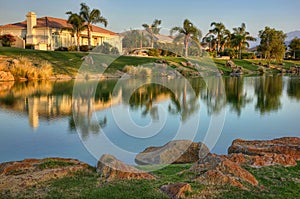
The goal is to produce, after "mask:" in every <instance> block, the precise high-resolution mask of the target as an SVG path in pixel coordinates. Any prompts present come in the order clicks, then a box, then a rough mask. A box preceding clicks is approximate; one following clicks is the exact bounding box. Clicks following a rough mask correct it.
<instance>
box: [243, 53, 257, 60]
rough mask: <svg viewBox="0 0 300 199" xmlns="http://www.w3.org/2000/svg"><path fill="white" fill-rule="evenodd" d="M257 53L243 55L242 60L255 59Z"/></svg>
mask: <svg viewBox="0 0 300 199" xmlns="http://www.w3.org/2000/svg"><path fill="white" fill-rule="evenodd" d="M255 58H256V56H255V53H252V52H247V53H242V59H255Z"/></svg>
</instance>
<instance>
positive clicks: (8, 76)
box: [0, 71, 15, 81]
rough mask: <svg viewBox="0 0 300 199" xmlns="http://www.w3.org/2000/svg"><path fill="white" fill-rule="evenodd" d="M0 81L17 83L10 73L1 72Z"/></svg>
mask: <svg viewBox="0 0 300 199" xmlns="http://www.w3.org/2000/svg"><path fill="white" fill-rule="evenodd" d="M0 81H15V78H14V76H13V75H12V74H11V73H10V72H5V71H0Z"/></svg>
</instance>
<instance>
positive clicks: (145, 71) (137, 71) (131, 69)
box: [123, 65, 152, 77]
mask: <svg viewBox="0 0 300 199" xmlns="http://www.w3.org/2000/svg"><path fill="white" fill-rule="evenodd" d="M123 71H124V72H125V73H127V74H128V75H133V76H143V77H148V76H151V74H152V71H151V69H150V68H146V67H143V66H128V65H126V66H125V67H124V68H123Z"/></svg>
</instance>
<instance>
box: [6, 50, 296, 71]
mask: <svg viewBox="0 0 300 199" xmlns="http://www.w3.org/2000/svg"><path fill="white" fill-rule="evenodd" d="M0 55H4V56H8V57H12V58H16V57H18V56H24V57H27V58H29V59H31V60H36V61H42V60H47V61H48V62H49V63H50V64H51V65H52V67H53V72H54V74H63V75H70V76H74V75H76V74H77V71H78V69H79V68H80V67H81V66H83V65H84V62H83V60H82V57H84V56H86V55H88V53H83V52H57V51H39V50H28V49H20V48H8V47H0ZM90 55H91V56H92V57H93V58H94V62H95V63H96V64H94V66H88V67H86V68H87V69H88V71H89V72H99V65H100V64H102V63H103V62H104V63H109V65H110V66H109V68H108V69H107V70H106V72H107V73H114V72H116V71H117V70H123V68H124V67H125V66H126V65H133V66H139V65H144V64H148V63H154V62H155V61H156V60H157V59H165V60H167V61H168V62H172V63H175V65H174V64H173V65H171V67H173V68H176V67H178V66H180V63H181V62H185V61H187V60H186V59H185V58H182V57H160V58H157V57H135V56H120V57H118V56H107V55H101V54H96V53H90ZM189 60H191V61H192V62H193V63H198V65H199V66H200V69H199V70H200V71H203V72H207V71H210V72H213V71H214V70H213V69H214V67H215V66H216V67H217V68H218V69H219V70H221V71H223V73H224V74H229V73H230V72H231V68H229V67H226V66H225V63H226V60H221V59H203V58H190V59H189ZM233 61H234V62H235V64H236V65H238V66H242V67H243V68H244V72H245V73H246V74H247V73H249V74H252V73H253V72H254V74H256V73H258V72H257V70H258V66H256V65H257V64H258V63H259V62H261V63H262V64H265V63H266V61H264V60H238V59H235V60H233ZM273 64H274V63H273ZM294 65H298V66H299V65H300V61H284V65H282V66H281V67H283V68H284V69H288V68H289V67H291V66H294ZM86 68H85V69H86ZM182 68H184V70H185V72H192V71H195V70H196V69H195V68H192V67H181V69H180V70H182ZM267 71H268V72H272V73H275V72H278V71H276V70H267ZM187 74H188V73H187Z"/></svg>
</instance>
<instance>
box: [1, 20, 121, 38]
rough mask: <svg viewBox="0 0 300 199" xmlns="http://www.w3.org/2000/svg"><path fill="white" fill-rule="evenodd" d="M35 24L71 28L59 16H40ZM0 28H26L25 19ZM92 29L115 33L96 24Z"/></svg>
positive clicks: (38, 26) (39, 26)
mask: <svg viewBox="0 0 300 199" xmlns="http://www.w3.org/2000/svg"><path fill="white" fill-rule="evenodd" d="M36 21H37V22H36V23H37V25H36V26H35V27H36V28H41V27H50V28H71V27H72V26H71V24H69V23H68V22H67V20H65V19H59V18H54V17H42V18H37V20H36ZM0 28H3V29H10V28H15V29H26V28H27V23H26V21H23V22H18V23H13V24H6V25H3V26H0ZM92 31H93V32H97V33H103V34H110V35H115V34H116V33H115V32H112V31H110V30H106V29H104V28H100V27H98V26H94V25H93V26H92Z"/></svg>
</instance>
